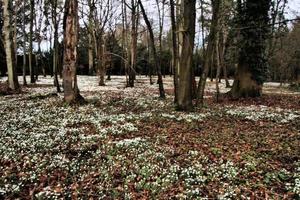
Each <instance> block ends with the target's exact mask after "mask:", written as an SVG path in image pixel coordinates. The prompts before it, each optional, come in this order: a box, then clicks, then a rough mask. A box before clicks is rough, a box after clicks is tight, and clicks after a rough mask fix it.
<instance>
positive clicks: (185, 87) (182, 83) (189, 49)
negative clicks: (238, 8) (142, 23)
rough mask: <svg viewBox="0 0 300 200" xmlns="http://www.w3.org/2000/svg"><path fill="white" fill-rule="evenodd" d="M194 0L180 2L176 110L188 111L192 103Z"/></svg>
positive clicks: (191, 107)
mask: <svg viewBox="0 0 300 200" xmlns="http://www.w3.org/2000/svg"><path fill="white" fill-rule="evenodd" d="M195 4H196V0H182V1H181V5H180V7H181V9H180V11H181V12H180V23H179V45H180V53H179V88H178V105H177V108H178V110H183V111H190V110H192V109H193V103H192V70H193V66H192V62H193V49H194V40H195V20H196V5H195Z"/></svg>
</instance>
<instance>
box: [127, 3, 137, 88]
mask: <svg viewBox="0 0 300 200" xmlns="http://www.w3.org/2000/svg"><path fill="white" fill-rule="evenodd" d="M137 8H138V6H137V3H136V2H135V0H131V52H130V55H131V66H130V68H129V69H128V71H129V72H128V75H129V81H128V84H129V85H128V86H129V87H134V81H135V76H136V74H135V68H136V59H137V36H138V34H137V25H138V12H137Z"/></svg>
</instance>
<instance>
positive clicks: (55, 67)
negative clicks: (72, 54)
mask: <svg viewBox="0 0 300 200" xmlns="http://www.w3.org/2000/svg"><path fill="white" fill-rule="evenodd" d="M56 9H57V0H54V1H53V4H52V20H53V25H54V47H53V75H54V86H55V87H56V91H57V92H61V90H60V86H59V81H58V21H57V10H56Z"/></svg>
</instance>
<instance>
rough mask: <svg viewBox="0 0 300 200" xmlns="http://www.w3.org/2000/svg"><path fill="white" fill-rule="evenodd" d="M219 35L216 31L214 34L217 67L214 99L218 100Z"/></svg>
mask: <svg viewBox="0 0 300 200" xmlns="http://www.w3.org/2000/svg"><path fill="white" fill-rule="evenodd" d="M219 36H220V32H219V31H217V34H216V43H215V61H216V67H217V74H216V101H217V102H219V97H220V87H219V80H221V79H220V74H221V65H220V51H219Z"/></svg>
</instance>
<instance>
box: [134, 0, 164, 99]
mask: <svg viewBox="0 0 300 200" xmlns="http://www.w3.org/2000/svg"><path fill="white" fill-rule="evenodd" d="M139 4H140V7H141V11H142V14H143V17H144V20H145V23H146V25H147V28H148V31H149V34H150V46H151V49H152V54H153V58H154V63H155V66H156V70H157V75H158V85H159V95H160V98H163V99H164V98H166V95H165V90H164V84H163V79H162V74H161V66H160V62H159V58H158V56H157V53H156V48H155V41H154V34H153V30H152V26H151V24H150V21H149V19H148V17H147V14H146V12H145V9H144V7H143V4H142V2H141V0H139Z"/></svg>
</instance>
